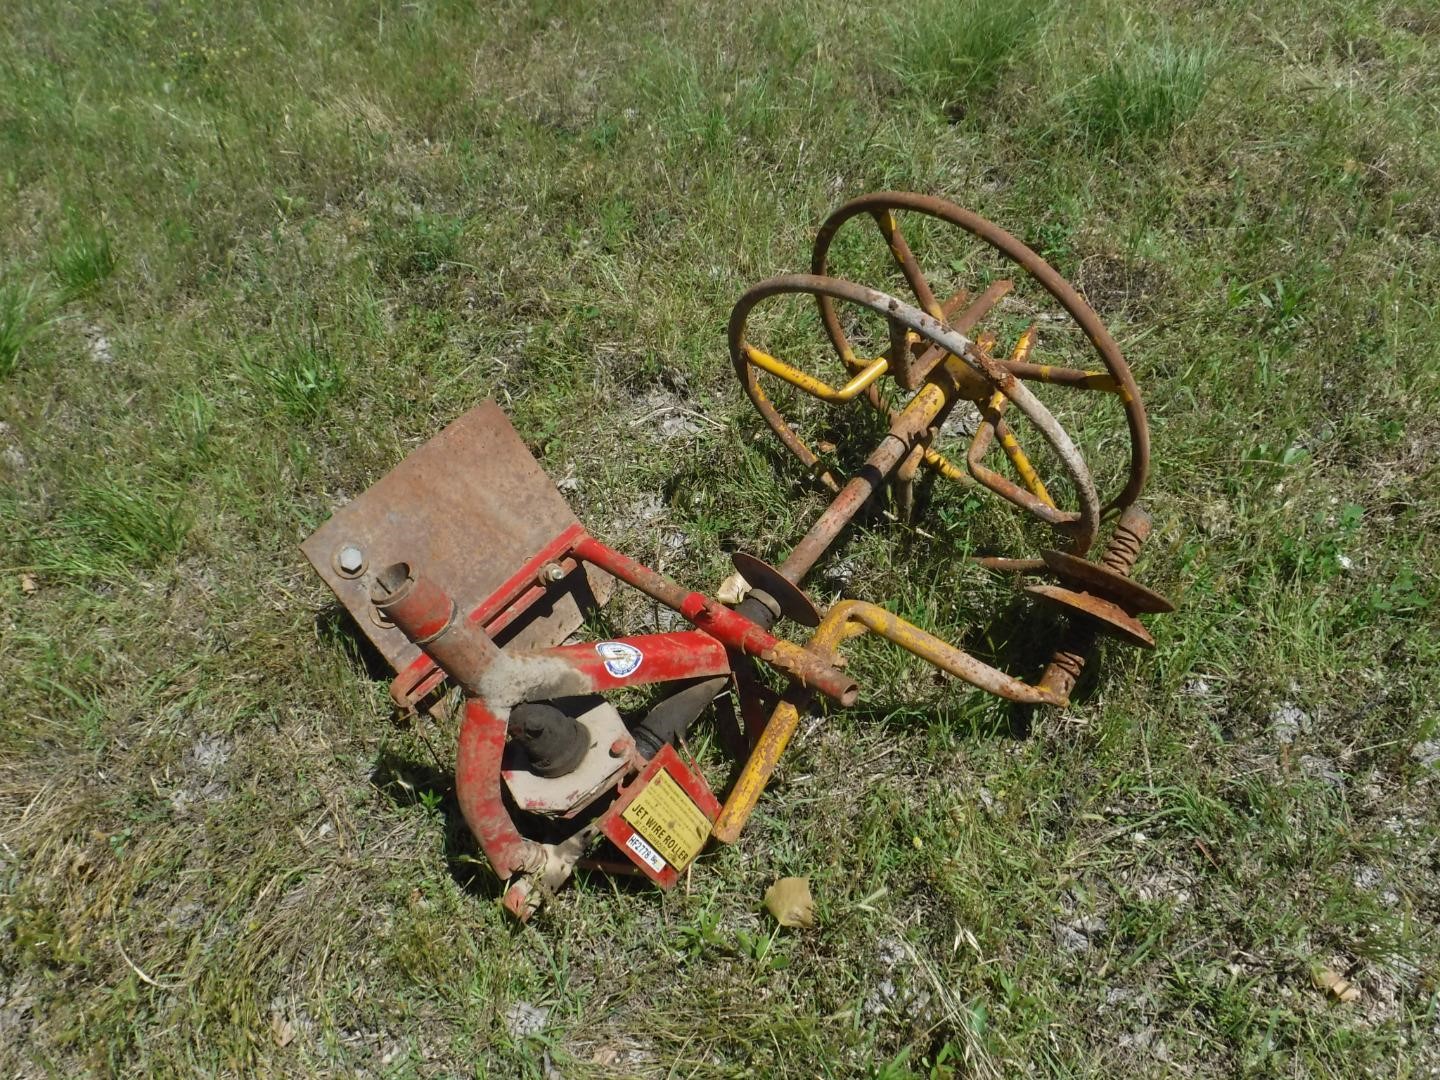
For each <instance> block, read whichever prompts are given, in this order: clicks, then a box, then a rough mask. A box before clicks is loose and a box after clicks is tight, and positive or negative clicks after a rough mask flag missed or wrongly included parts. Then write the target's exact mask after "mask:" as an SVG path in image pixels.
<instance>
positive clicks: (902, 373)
mask: <svg viewBox="0 0 1440 1080" xmlns="http://www.w3.org/2000/svg"><path fill="white" fill-rule="evenodd" d="M900 212H906V213H915V214H921V215H925V216H927V217H930V218H935V219H938V220H940V221H943V222H947V223H949V224H950V225H953V226H955V227H956V228H959V229H962V230H964V231H965V232H967V233H969V234H970V235H971V236H974V237H976V238H977V239H979V240H981V241H983V242H984V243H985V244H987V245H989V246H990V247H991V248H993V249H994V250H995V251H996V252H998V253H999V254H1000V255H1001V256H1002V257H1003V258H1004V259H1006V260H1008V261H1010V262H1013V263H1015V264H1016V265H1017V266H1019V267H1020V268H1021V269H1022V270H1024V271H1025V272H1026V274H1028V275H1029V276H1030V278H1032V279H1033V280H1034V281H1035V282H1037V283H1038V284H1039V285H1040V286H1041V288H1043V289H1044V290H1045V291H1046V292H1047V293H1049V294H1050V296H1051V297H1053V298H1054V300H1055V301H1056V302H1057V303H1058V304H1059V305H1060V307H1061V308H1063V309H1064V311H1065V312H1066V314H1068V315H1069V317H1070V318H1071V319H1072V320H1073V321H1074V322H1075V324H1076V325H1077V326H1078V327H1079V328H1080V330H1081V331H1082V332H1083V333H1084V335H1085V337H1086V338H1087V339H1088V341H1089V343H1090V345H1091V346H1092V347H1093V348H1094V350H1095V352H1096V353H1097V354H1098V355H1099V357H1100V361H1101V363H1103V364H1104V368H1105V370H1104V372H1100V373H1097V372H1086V371H1082V370H1078V369H1075V368H1069V367H1054V366H1051V365H1045V364H1035V363H1031V362H1030V349H1031V347H1032V346H1033V344H1034V337H1033V334H1031V333H1030V332H1029V331H1027V333H1026V334H1024V335H1022V336H1021V340H1020V342H1019V343H1018V344H1017V346H1016V349H1015V351H1014V353H1013V354H1012V355H1011V356H1010V358H1009V359H1003V358H997V359H996V361H995V362H996V363H997V364H999V366H1000V367H1001V368H1003V369H1004V370H1006V371H1007V372H1009V373H1010V374H1011V375H1013V376H1015V377H1016V378H1017V379H1019V380H1021V381H1023V382H1044V383H1052V384H1055V385H1059V386H1067V387H1070V388H1072V389H1077V390H1088V391H1108V392H1110V393H1113V394H1115V395H1116V396H1117V397H1118V398H1119V399H1120V403H1121V405H1122V406H1123V408H1124V410H1125V419H1126V423H1127V425H1128V427H1129V435H1130V458H1129V467H1128V472H1127V474H1126V479H1125V483H1124V485H1123V487H1122V488H1121V489H1120V491H1119V492H1118V493H1117V494H1116V495H1114V496H1113V497H1112V498H1110V499H1109V500H1108V501H1106V502H1105V503H1104V504H1103V507H1102V514H1103V515H1109V514H1111V513H1113V512H1117V511H1120V510H1123V509H1124V508H1125V507H1127V506H1129V505H1130V504H1132V503H1133V502H1134V501H1135V500H1136V499H1137V498H1138V497H1139V495H1140V492H1141V490H1142V489H1143V488H1144V486H1145V479H1146V475H1147V473H1148V472H1149V468H1150V434H1149V426H1148V424H1147V422H1146V417H1145V406H1144V404H1143V402H1142V401H1141V398H1140V390H1139V387H1138V386H1136V384H1135V379H1134V376H1132V375H1131V373H1130V368H1129V366H1128V365H1127V364H1126V363H1125V359H1124V357H1122V356H1121V355H1120V349H1119V347H1118V346H1117V345H1116V344H1115V339H1114V338H1112V337H1111V336H1110V333H1109V331H1108V330H1106V329H1105V326H1104V324H1103V323H1101V321H1100V318H1099V316H1097V315H1096V314H1095V312H1094V310H1093V309H1092V308H1091V307H1090V305H1089V304H1087V303H1086V302H1085V300H1084V299H1082V298H1081V296H1080V294H1079V293H1078V292H1076V291H1075V289H1074V288H1073V287H1072V286H1071V285H1070V283H1069V282H1067V281H1066V280H1065V279H1064V278H1063V277H1061V276H1060V275H1059V274H1058V273H1057V272H1056V271H1055V269H1054V267H1052V266H1051V265H1050V264H1049V263H1047V262H1046V261H1045V260H1044V259H1042V258H1041V257H1040V256H1039V255H1037V254H1036V253H1035V252H1034V251H1032V250H1031V249H1030V248H1029V247H1027V246H1026V245H1025V244H1023V243H1021V242H1020V241H1019V240H1017V239H1016V238H1015V237H1013V236H1011V235H1010V234H1009V233H1008V232H1006V231H1005V230H1004V229H1001V228H1000V227H999V226H997V225H995V224H994V223H992V222H990V221H987V220H986V219H985V218H982V217H980V216H979V215H978V214H974V213H971V212H970V211H969V210H965V209H963V208H961V207H959V206H956V205H955V204H954V203H951V202H947V201H945V200H944V199H938V198H934V197H932V196H927V195H918V194H914V193H912V192H903V191H881V192H873V193H871V194H869V195H862V196H860V197H859V198H857V199H852V200H851V201H850V202H848V203H846V204H845V205H844V206H842V207H840V208H839V209H838V210H836V211H835V212H834V213H833V214H831V215H830V217H829V218H827V219H826V221H825V223H824V225H822V226H821V228H820V232H819V234H818V235H817V237H816V239H815V249H814V253H813V255H812V258H811V263H810V270H811V273H812V274H815V275H826V274H828V273H829V269H828V259H829V254H830V248H831V244H832V242H833V241H834V239H835V236H836V234H837V232H839V230H840V228H841V226H843V225H844V224H845V223H846V222H847V221H849V220H850V219H851V218H855V217H861V216H868V217H870V218H871V219H872V220H873V221H874V222H875V223H876V224H877V225H878V226H879V230H880V235H881V237H882V238H883V239H884V241H885V243H886V245H887V247H888V248H889V250H890V254H891V256H892V257H893V258H894V260H895V262H896V264H897V265H898V267H899V270H900V272H901V274H903V275H904V278H905V281H906V282H907V284H908V285H909V287H910V290H911V291H912V292H913V293H914V295H915V300H916V302H917V304H918V305H919V307H920V308H921V309H922V310H923V311H925V312H926V313H927V314H928V315H930V316H931V317H933V318H935V319H938V320H940V321H941V322H944V323H946V324H948V325H950V326H952V327H954V328H955V329H957V330H959V331H960V332H961V333H969V332H970V330H972V329H973V328H974V327H975V325H976V324H977V323H979V322H980V320H981V319H982V318H984V316H985V315H986V314H987V313H988V312H989V311H990V310H991V309H992V308H993V307H994V306H995V305H996V304H997V303H998V302H999V301H1000V299H1001V297H1002V296H1003V295H1004V294H1005V293H1006V292H1007V291H1008V289H1009V287H1010V286H1009V283H1008V282H1003V281H1002V282H995V283H994V284H992V285H991V286H990V287H989V288H988V289H986V290H985V291H984V292H983V293H981V294H980V295H979V296H978V297H975V298H973V299H972V298H970V297H969V296H967V295H966V294H964V293H958V294H956V296H954V297H951V298H949V299H948V300H943V301H942V300H940V299H938V298H937V297H936V296H935V293H934V292H933V290H932V289H931V287H930V282H929V281H928V280H927V278H926V276H925V274H924V272H923V271H922V270H921V269H920V265H919V263H918V262H917V260H916V258H915V255H914V254H913V253H912V251H911V250H910V246H909V244H908V243H907V242H906V240H905V236H904V234H903V233H902V231H901V226H900V222H899V221H898V220H897V214H898V213H900ZM817 302H818V303H819V306H820V317H821V319H822V321H823V323H824V326H825V332H826V334H827V336H828V337H829V338H830V342H831V344H832V345H833V346H834V347H835V350H836V352H837V353H838V354H839V356H840V359H841V360H842V361H844V363H845V364H846V366H847V367H848V368H850V369H851V370H855V369H856V368H857V367H858V365H860V364H861V363H862V361H860V360H859V359H857V357H856V356H855V352H854V350H853V349H852V347H851V343H850V341H849V340H848V338H847V337H846V335H845V331H844V329H843V327H842V326H841V321H840V319H839V317H838V315H837V314H836V310H835V305H834V302H833V300H832V299H831V297H829V296H826V295H824V294H817ZM987 351H988V350H987ZM941 359H943V356H940V355H937V354H936V353H935V350H933V349H932V350H926V354H921V355H918V356H914V357H910V358H908V359H907V362H905V363H903V364H897V365H895V369H894V370H893V372H892V374H893V375H894V377H895V379H896V381H897V382H898V383H899V384H900V386H901V387H902V388H903V389H906V390H913V389H914V388H915V387H916V386H918V385H919V384H920V382H921V381H922V380H923V379H924V377H925V373H926V371H927V370H928V368H929V367H932V366H933V365H934V364H935V363H936V362H938V361H939V360H941ZM1006 399H1007V400H1012V401H1013V398H1008V395H1007V396H1006ZM867 400H869V402H870V404H871V405H872V406H873V407H876V408H883V405H882V403H881V400H880V398H879V396H878V395H877V394H875V393H873V392H872V393H870V394H868V395H867ZM976 404H977V405H978V406H979V407H980V409H981V414H982V417H983V423H982V424H981V427H980V429H979V430H978V431H977V432H976V438H975V441H974V442H973V443H972V444H971V447H970V452H969V454H968V456H967V461H966V465H967V467H968V471H969V472H970V474H971V475H972V476H973V477H974V478H975V479H976V480H978V481H979V482H980V483H981V484H983V485H984V486H985V487H987V488H989V489H990V490H992V491H994V492H995V493H996V494H998V495H1000V496H1001V497H1002V498H1005V499H1007V500H1009V501H1010V502H1012V503H1014V504H1015V505H1017V506H1019V507H1020V508H1021V509H1023V510H1026V511H1028V512H1029V513H1031V514H1033V515H1035V516H1037V517H1039V518H1041V519H1042V520H1052V516H1051V515H1050V514H1049V513H1047V512H1046V511H1047V509H1053V502H1051V500H1050V498H1049V494H1048V492H1047V491H1046V490H1045V487H1044V485H1043V483H1042V482H1041V481H1040V479H1039V477H1038V476H1037V475H1036V474H1035V471H1034V470H1033V469H1032V468H1031V467H1030V465H1029V462H1028V459H1027V458H1026V457H1025V455H1024V453H1023V451H1021V450H1020V446H1019V443H1018V442H1017V441H1016V439H1015V436H1014V435H1013V433H1011V432H1010V431H1009V430H1008V428H1007V427H1006V425H1005V423H1004V420H1003V419H1002V417H1001V413H1002V411H1003V409H1004V407H1005V404H1006V400H1001V399H996V398H993V397H992V398H991V399H990V400H988V401H986V400H977V401H976ZM762 411H763V410H762ZM767 419H768V417H767ZM771 426H772V427H773V426H774V425H773V423H772V425H771ZM997 437H998V438H999V440H1000V443H1001V446H1002V448H1003V449H1004V450H1005V452H1006V454H1007V456H1008V457H1009V458H1010V460H1011V463H1012V464H1013V465H1014V467H1015V470H1016V472H1017V473H1018V474H1019V475H1020V477H1021V480H1022V481H1023V482H1024V485H1025V486H1024V487H1021V486H1019V485H1016V484H1013V483H1011V482H1010V481H1009V480H1006V479H1004V478H1003V477H1001V476H999V474H997V473H995V472H993V471H992V470H990V469H988V468H986V467H985V466H984V465H983V464H981V462H980V459H981V458H982V457H983V456H984V454H985V451H986V450H988V448H989V446H990V444H991V442H992V441H993V440H994V439H995V438H997ZM782 438H783V436H782ZM1047 441H1048V436H1047ZM792 449H793V447H792ZM936 458H939V455H929V456H927V461H926V463H927V464H928V465H930V466H931V467H932V468H937V469H938V470H939V471H941V472H942V473H946V474H949V475H954V474H955V473H958V472H959V470H958V469H955V467H954V466H950V465H949V463H948V462H946V461H944V459H943V458H939V460H938V461H937V460H935V459H936ZM802 460H803V455H802ZM1052 523H1053V520H1052ZM1082 550H1083V549H1082Z"/></svg>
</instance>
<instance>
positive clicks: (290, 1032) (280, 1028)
mask: <svg viewBox="0 0 1440 1080" xmlns="http://www.w3.org/2000/svg"><path fill="white" fill-rule="evenodd" d="M270 1034H272V1035H274V1036H275V1045H276V1046H279V1047H286V1046H289V1045H290V1044H291V1043H292V1042H294V1041H295V1025H294V1024H292V1023H290V1021H289V1020H286V1019H285V1018H284V1017H283V1016H281V1015H280V1014H279V1013H271V1014H270Z"/></svg>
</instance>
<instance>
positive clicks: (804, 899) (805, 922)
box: [765, 877, 815, 926]
mask: <svg viewBox="0 0 1440 1080" xmlns="http://www.w3.org/2000/svg"><path fill="white" fill-rule="evenodd" d="M765 909H766V910H767V911H769V912H770V914H771V915H773V916H775V921H776V922H778V923H779V924H780V925H781V926H814V925H815V900H814V899H813V898H812V897H811V895H810V879H809V878H803V877H782V878H781V879H780V880H779V881H777V882H775V884H774V885H771V886H770V888H768V889H766V890H765Z"/></svg>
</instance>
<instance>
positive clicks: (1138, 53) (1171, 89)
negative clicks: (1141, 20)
mask: <svg viewBox="0 0 1440 1080" xmlns="http://www.w3.org/2000/svg"><path fill="white" fill-rule="evenodd" d="M1215 64H1216V54H1215V51H1214V50H1213V49H1212V48H1210V47H1208V46H1205V45H1182V44H1178V43H1176V42H1175V41H1174V40H1172V39H1169V38H1165V39H1162V40H1161V41H1160V42H1159V43H1158V44H1155V45H1149V46H1130V47H1129V48H1128V49H1126V50H1125V51H1124V52H1123V53H1122V54H1121V55H1119V56H1116V57H1114V58H1113V59H1111V60H1110V61H1109V63H1107V64H1106V66H1105V67H1104V68H1103V69H1102V70H1101V71H1100V72H1098V73H1097V74H1096V75H1095V76H1094V77H1093V78H1091V79H1090V80H1089V81H1088V82H1087V83H1085V84H1084V85H1083V86H1082V87H1081V88H1080V89H1079V90H1077V91H1076V93H1075V95H1074V100H1073V102H1072V104H1071V108H1070V116H1069V119H1068V123H1069V124H1070V125H1071V126H1072V127H1073V129H1074V130H1075V131H1076V132H1077V133H1078V134H1079V135H1080V137H1081V138H1083V139H1087V140H1089V141H1091V142H1093V143H1096V144H1099V145H1101V146H1106V147H1122V146H1131V147H1134V146H1143V145H1145V144H1148V143H1155V142H1160V141H1163V140H1165V139H1168V138H1169V137H1170V136H1172V135H1173V134H1174V133H1175V131H1176V130H1177V129H1178V128H1179V127H1180V125H1182V124H1184V123H1185V122H1186V121H1187V120H1189V119H1190V118H1191V117H1193V116H1194V115H1195V114H1196V112H1198V111H1199V109H1200V106H1201V104H1202V103H1203V102H1204V100H1205V92H1206V90H1208V89H1209V86H1210V82H1211V80H1212V79H1213V78H1214V69H1215Z"/></svg>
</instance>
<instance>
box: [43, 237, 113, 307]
mask: <svg viewBox="0 0 1440 1080" xmlns="http://www.w3.org/2000/svg"><path fill="white" fill-rule="evenodd" d="M50 268H51V270H52V271H54V274H55V277H56V279H58V280H59V282H60V288H61V290H62V292H63V294H64V296H65V297H66V298H67V299H72V298H74V297H77V296H83V295H84V294H85V293H87V292H90V291H91V290H92V289H94V288H95V287H96V286H98V285H99V284H100V283H101V282H102V281H104V280H105V279H106V278H108V277H109V276H110V275H111V273H113V272H114V270H115V251H114V249H113V248H112V247H111V246H110V234H109V233H107V232H106V231H105V227H104V226H103V225H95V226H91V225H86V224H84V223H82V222H78V221H72V222H71V224H70V227H69V228H68V230H67V231H66V236H65V240H64V242H63V243H61V245H60V246H59V247H58V248H56V249H55V250H54V251H53V252H51V255H50Z"/></svg>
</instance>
